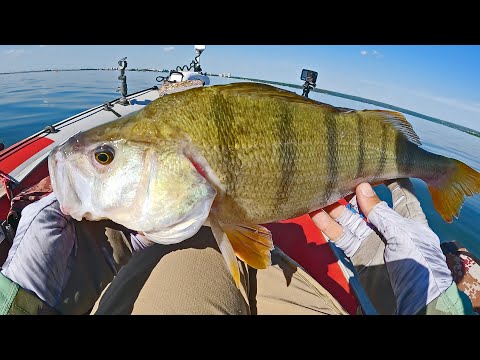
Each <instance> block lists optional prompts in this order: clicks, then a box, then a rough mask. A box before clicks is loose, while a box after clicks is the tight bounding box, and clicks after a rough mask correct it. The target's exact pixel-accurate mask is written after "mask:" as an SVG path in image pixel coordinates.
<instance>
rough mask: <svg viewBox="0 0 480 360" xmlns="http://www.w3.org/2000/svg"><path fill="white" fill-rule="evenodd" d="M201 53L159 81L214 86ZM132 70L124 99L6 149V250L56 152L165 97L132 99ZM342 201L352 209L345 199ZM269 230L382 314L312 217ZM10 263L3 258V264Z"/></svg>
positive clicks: (1, 238) (303, 261) (357, 302)
mask: <svg viewBox="0 0 480 360" xmlns="http://www.w3.org/2000/svg"><path fill="white" fill-rule="evenodd" d="M195 50H196V53H197V56H196V57H195V59H194V61H192V63H191V64H190V66H183V67H177V68H176V69H175V70H171V71H170V73H169V74H168V76H165V77H163V76H160V77H157V81H158V80H161V81H162V82H164V83H168V84H169V85H172V84H176V83H182V82H186V81H189V82H197V84H198V86H208V85H209V84H210V79H209V77H208V75H207V74H206V73H203V72H202V70H201V68H200V65H199V58H200V55H201V53H202V52H203V51H204V50H205V47H204V46H203V47H202V46H196V47H195ZM126 67H127V62H126V58H124V59H121V60H120V61H119V66H118V70H119V71H120V76H119V77H118V79H119V80H120V81H121V86H120V90H121V97H119V98H117V99H113V100H111V101H109V102H107V103H105V104H99V105H98V106H96V107H93V108H91V109H88V110H85V111H83V112H81V113H79V114H76V115H74V116H71V117H69V118H67V119H64V120H62V121H60V122H58V123H55V124H52V125H49V126H47V127H46V128H45V129H43V130H41V131H39V132H37V133H35V134H33V135H31V136H29V137H27V138H25V139H23V140H21V141H19V142H18V143H16V144H13V145H11V146H9V147H8V148H5V149H1V148H0V180H1V181H2V183H3V186H0V223H1V228H0V245H2V242H3V245H4V246H5V244H7V246H8V245H9V243H10V244H11V241H12V236H13V233H14V229H13V227H14V222H15V216H14V214H13V215H12V213H11V212H10V210H11V199H12V198H13V197H14V196H16V195H17V194H19V193H21V192H22V191H23V190H25V189H28V188H30V187H31V186H33V185H35V184H37V183H38V182H39V181H41V180H42V179H44V178H45V177H47V176H48V163H47V160H48V155H49V153H50V151H51V150H52V149H53V148H54V147H56V146H57V145H59V144H61V143H63V142H65V141H66V140H67V139H69V138H70V137H72V136H74V135H75V134H77V133H79V132H81V131H86V130H88V129H90V128H93V127H95V126H98V125H101V124H104V123H107V122H111V121H115V120H117V119H119V118H121V117H123V116H125V115H128V114H130V113H132V112H135V111H137V110H140V109H141V108H143V107H144V106H146V105H148V104H149V103H150V102H152V101H154V100H156V99H158V98H159V97H160V96H163V95H165V93H164V92H162V88H161V87H159V86H158V85H154V86H152V87H150V88H146V89H143V90H141V91H137V92H135V93H132V94H127V84H126V77H125V69H126ZM302 74H303V72H302ZM310 75H311V74H310ZM315 78H316V76H315ZM314 85H315V84H314V82H312V78H311V76H310V77H309V78H307V81H306V83H305V85H304V95H306V96H308V91H309V90H310V89H311V88H312V86H314ZM172 91H175V90H172ZM0 185H1V184H0ZM340 202H341V203H343V204H344V205H346V202H345V200H343V199H342V200H341V201H340ZM265 226H266V227H268V228H269V229H270V231H271V232H272V235H273V240H274V243H275V245H276V246H278V247H279V248H280V249H281V250H282V251H283V252H284V253H286V254H287V255H288V256H289V257H291V258H292V259H293V260H294V261H295V262H297V263H298V264H299V265H300V266H301V267H302V268H304V269H305V270H306V271H307V272H308V273H309V274H310V275H311V276H312V277H313V278H314V279H315V280H316V281H318V282H319V283H320V284H321V285H322V286H323V287H324V288H325V289H326V290H327V291H329V292H330V294H332V295H333V297H335V298H336V299H337V301H338V302H339V303H340V304H341V305H342V306H343V307H344V309H345V310H346V311H347V312H348V313H350V314H356V313H358V310H359V308H360V309H361V311H362V312H363V313H364V314H376V310H375V308H374V307H373V306H372V304H371V303H370V301H369V299H368V297H367V296H366V294H365V292H364V291H363V289H362V286H361V285H360V282H359V280H358V274H357V273H356V271H355V268H354V266H353V265H352V264H351V263H350V261H349V260H348V258H346V257H345V255H344V254H343V252H342V251H341V250H339V249H338V248H336V247H335V246H334V245H333V243H331V242H330V241H328V240H327V239H326V238H325V237H324V236H323V234H322V232H321V231H320V230H319V229H318V228H317V227H316V226H315V224H314V223H313V221H312V220H311V218H310V217H309V216H308V215H304V216H300V217H297V218H294V219H289V220H284V221H280V222H277V223H272V224H266V225H265ZM0 249H1V247H0ZM0 253H1V251H0ZM5 256H6V253H5V254H4V257H5ZM4 260H5V258H3V259H2V258H1V256H0V265H1V264H2V263H3V261H4Z"/></svg>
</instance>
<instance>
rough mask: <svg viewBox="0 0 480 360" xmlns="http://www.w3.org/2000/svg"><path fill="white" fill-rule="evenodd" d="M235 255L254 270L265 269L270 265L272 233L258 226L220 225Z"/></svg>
mask: <svg viewBox="0 0 480 360" xmlns="http://www.w3.org/2000/svg"><path fill="white" fill-rule="evenodd" d="M222 228H223V230H224V231H225V233H226V234H227V236H228V239H229V240H230V243H231V244H232V247H233V250H234V251H235V254H236V255H237V256H238V257H239V258H240V259H241V260H243V261H244V262H245V263H247V264H248V265H250V266H251V267H253V268H255V269H265V268H267V267H268V266H270V265H271V264H272V258H271V254H270V252H271V251H272V250H273V240H272V233H271V232H270V230H268V229H267V228H265V227H263V226H260V225H251V226H245V225H231V224H222Z"/></svg>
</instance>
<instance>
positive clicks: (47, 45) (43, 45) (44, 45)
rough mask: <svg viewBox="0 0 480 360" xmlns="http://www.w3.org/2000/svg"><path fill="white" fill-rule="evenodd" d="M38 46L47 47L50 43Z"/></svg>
mask: <svg viewBox="0 0 480 360" xmlns="http://www.w3.org/2000/svg"><path fill="white" fill-rule="evenodd" d="M38 46H40V47H47V46H48V45H38Z"/></svg>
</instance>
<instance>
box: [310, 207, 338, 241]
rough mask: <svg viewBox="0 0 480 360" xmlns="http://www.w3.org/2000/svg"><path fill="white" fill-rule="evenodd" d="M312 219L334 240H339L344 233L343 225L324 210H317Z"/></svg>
mask: <svg viewBox="0 0 480 360" xmlns="http://www.w3.org/2000/svg"><path fill="white" fill-rule="evenodd" d="M311 216H312V215H311ZM312 220H313V222H314V223H315V225H316V226H317V227H318V228H319V229H320V230H321V231H322V232H323V233H324V234H325V235H326V236H327V237H328V238H329V239H330V240H332V241H337V240H338V239H339V238H340V237H341V236H342V235H343V227H342V226H341V225H339V224H338V223H337V222H336V221H335V220H333V219H332V218H331V217H330V215H328V214H327V213H326V212H324V211H320V212H317V213H316V214H315V215H313V216H312Z"/></svg>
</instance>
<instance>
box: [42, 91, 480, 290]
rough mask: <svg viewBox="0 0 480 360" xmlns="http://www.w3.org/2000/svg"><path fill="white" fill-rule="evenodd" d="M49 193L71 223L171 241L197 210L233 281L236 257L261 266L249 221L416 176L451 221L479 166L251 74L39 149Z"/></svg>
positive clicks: (183, 233) (182, 234) (387, 118)
mask: <svg viewBox="0 0 480 360" xmlns="http://www.w3.org/2000/svg"><path fill="white" fill-rule="evenodd" d="M49 170H50V175H51V178H52V184H53V187H54V191H55V193H56V194H57V196H58V200H59V202H60V204H61V205H62V209H63V211H64V212H65V213H66V214H69V215H71V216H72V217H73V218H75V219H77V220H81V219H82V218H86V219H88V220H99V219H106V218H107V219H110V220H112V221H114V222H116V223H118V224H122V225H124V226H125V227H127V228H129V229H132V230H135V231H139V232H140V231H141V232H143V233H144V234H145V238H146V239H148V240H150V241H153V242H157V243H161V244H173V243H178V242H181V241H183V240H185V239H188V238H190V237H192V236H193V235H194V234H195V233H197V232H198V230H199V229H200V227H201V226H202V225H203V224H204V223H205V221H206V220H207V219H208V223H209V224H210V226H211V227H212V231H213V234H214V236H215V238H216V240H217V243H218V245H219V248H220V250H221V252H222V254H223V255H224V257H225V260H226V262H227V264H228V267H229V269H230V271H231V273H232V275H233V277H234V279H235V282H236V283H237V284H239V269H238V265H237V261H236V257H239V258H240V259H241V260H243V261H245V262H246V263H247V264H249V265H251V266H252V267H254V268H257V269H264V268H266V267H267V266H269V265H270V262H271V261H270V251H271V249H273V242H272V238H271V234H270V232H269V231H268V230H267V229H266V228H264V227H262V226H260V225H258V224H264V223H269V222H275V221H278V220H283V219H288V218H293V217H296V216H300V215H303V214H307V213H310V212H312V211H314V210H317V209H320V208H323V207H325V206H327V205H329V204H332V203H334V202H336V201H337V200H339V199H341V198H342V197H344V196H346V195H347V194H350V193H351V192H352V191H353V190H354V189H355V188H356V187H357V186H358V185H359V184H361V183H363V182H368V183H377V182H381V181H385V180H389V179H396V178H407V177H416V178H420V179H422V180H424V181H425V182H426V183H427V184H428V186H429V190H430V192H431V194H432V199H433V203H434V206H435V208H436V209H437V211H438V212H439V213H440V214H441V215H442V217H443V218H444V219H445V220H446V221H448V222H451V221H452V220H453V218H454V217H458V215H459V211H460V207H461V205H462V203H463V200H464V197H465V196H471V195H473V194H476V193H479V192H480V174H479V173H478V172H477V171H476V170H474V169H472V168H470V167H469V166H467V165H465V164H463V163H462V162H460V161H457V160H455V159H451V158H447V157H444V156H440V155H436V154H433V153H430V152H428V151H426V150H424V149H423V148H422V147H421V143H420V139H419V138H418V136H417V135H416V133H415V132H414V130H413V128H412V126H411V125H410V124H409V123H408V122H407V120H406V119H405V118H404V117H403V115H402V114H400V113H397V112H393V111H383V110H361V111H353V110H347V109H341V108H335V107H333V106H331V105H327V104H323V103H319V102H316V101H314V100H311V99H308V98H305V97H302V96H299V95H297V94H294V93H291V92H289V91H284V90H280V89H277V88H275V87H272V86H269V85H264V84H256V83H235V84H229V85H220V86H210V87H201V88H194V89H190V90H186V91H183V92H178V93H174V94H169V95H165V96H163V97H161V98H159V99H157V100H155V101H153V102H152V103H150V104H149V105H147V106H146V107H144V108H143V109H142V110H140V111H138V112H136V113H133V114H130V115H128V116H125V117H123V118H121V119H118V120H116V121H114V122H112V123H107V124H104V125H101V126H99V127H97V128H94V129H91V130H89V131H87V132H85V133H80V134H77V135H75V136H74V137H72V138H71V139H69V140H68V141H67V142H66V143H64V144H62V145H61V146H59V147H57V148H56V149H54V150H53V151H52V152H51V154H50V156H49Z"/></svg>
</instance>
